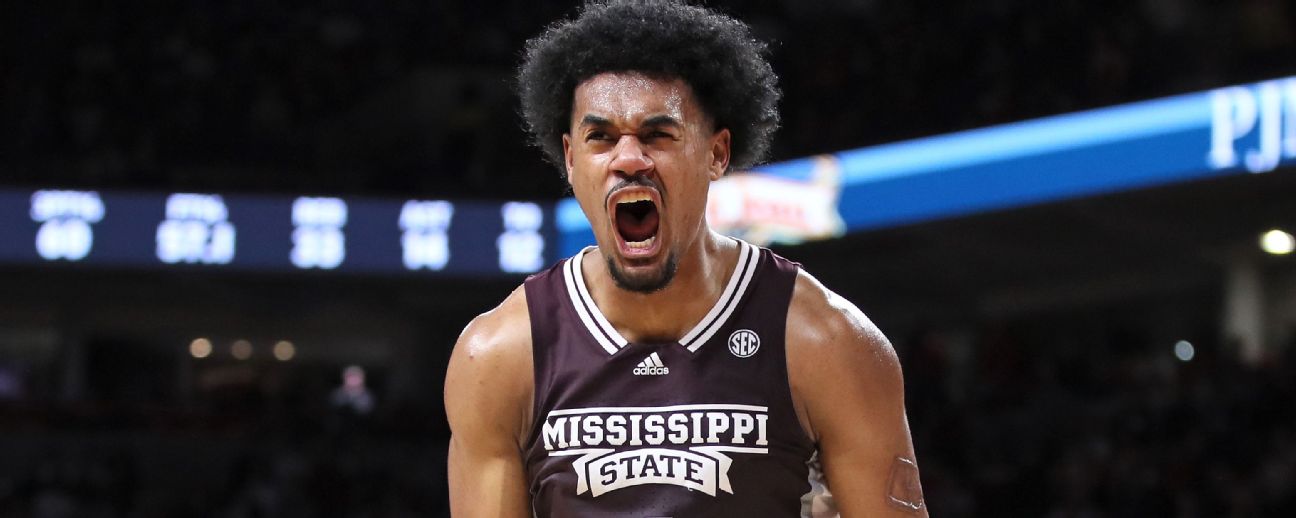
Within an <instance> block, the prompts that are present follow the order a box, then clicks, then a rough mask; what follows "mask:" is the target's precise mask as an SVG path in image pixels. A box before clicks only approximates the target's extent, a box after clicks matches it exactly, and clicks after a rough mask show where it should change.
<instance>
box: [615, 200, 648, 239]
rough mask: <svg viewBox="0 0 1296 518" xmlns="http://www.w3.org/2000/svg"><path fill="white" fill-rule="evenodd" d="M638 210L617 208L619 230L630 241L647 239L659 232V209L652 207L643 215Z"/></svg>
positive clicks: (623, 237)
mask: <svg viewBox="0 0 1296 518" xmlns="http://www.w3.org/2000/svg"><path fill="white" fill-rule="evenodd" d="M636 212H638V211H634V212H632V211H629V210H621V209H619V210H617V231H618V232H620V233H621V238H622V239H625V240H626V242H629V243H634V242H638V241H645V240H647V239H648V238H650V237H653V236H654V235H656V234H657V221H658V218H657V209H656V208H655V207H654V208H651V209H649V210H648V211H647V212H646V213H645V214H642V215H636Z"/></svg>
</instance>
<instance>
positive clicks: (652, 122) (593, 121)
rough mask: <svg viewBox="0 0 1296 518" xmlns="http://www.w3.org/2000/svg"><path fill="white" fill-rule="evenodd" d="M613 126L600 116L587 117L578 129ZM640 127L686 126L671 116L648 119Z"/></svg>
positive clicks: (655, 116) (656, 116) (582, 119)
mask: <svg viewBox="0 0 1296 518" xmlns="http://www.w3.org/2000/svg"><path fill="white" fill-rule="evenodd" d="M611 125H612V121H610V120H608V119H605V118H603V117H599V116H598V115H586V116H584V117H582V118H581V121H580V124H579V125H577V127H585V126H594V127H598V126H611ZM640 126H641V127H645V128H651V127H657V126H671V127H676V128H679V127H683V126H684V124H682V123H681V122H680V121H679V120H678V119H676V118H675V117H671V116H670V115H654V116H652V117H648V118H647V119H644V121H643V123H642V124H640Z"/></svg>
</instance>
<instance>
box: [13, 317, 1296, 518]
mask: <svg viewBox="0 0 1296 518" xmlns="http://www.w3.org/2000/svg"><path fill="white" fill-rule="evenodd" d="M1032 327H1036V328H1037V327H1038V325H1037V324H1032V323H1030V322H1017V323H1012V324H1002V325H1001V324H995V325H989V326H987V327H986V328H985V329H984V330H983V331H981V332H980V333H979V334H978V335H977V336H975V337H974V338H972V339H967V338H966V337H959V336H956V335H950V334H947V333H943V332H937V331H930V330H927V331H920V332H917V333H915V334H914V336H913V337H911V338H908V339H903V340H896V347H897V350H898V351H899V352H900V354H901V361H902V363H903V364H904V366H905V374H906V376H905V377H906V388H907V394H906V399H907V401H906V403H907V406H908V410H909V421H910V426H911V429H912V434H913V438H914V442H915V445H916V449H917V454H918V458H919V460H920V465H921V467H922V477H923V483H924V489H925V492H926V496H927V499H928V505H929V506H930V507H931V509H932V512H933V515H939V516H951V517H960V516H1042V517H1050V518H1084V517H1100V516H1111V517H1146V516H1177V517H1183V518H1193V517H1249V516H1283V515H1285V511H1286V510H1289V509H1291V508H1292V506H1293V505H1296V491H1294V490H1293V489H1292V488H1293V487H1296V421H1293V420H1292V419H1291V411H1290V406H1291V401H1292V400H1293V399H1296V379H1294V378H1293V377H1292V376H1291V372H1293V370H1296V355H1293V354H1291V353H1290V351H1292V350H1296V344H1288V347H1287V348H1286V349H1282V350H1280V351H1287V352H1286V353H1285V354H1284V353H1281V352H1279V353H1278V354H1276V355H1274V356H1273V357H1272V358H1271V359H1270V360H1269V361H1266V362H1263V363H1261V364H1259V365H1254V366H1246V365H1241V364H1239V363H1237V362H1236V361H1234V360H1233V359H1232V358H1233V357H1234V355H1233V352H1232V351H1230V350H1228V348H1227V347H1223V346H1219V345H1216V344H1214V343H1213V341H1212V340H1209V339H1206V340H1201V341H1199V342H1197V343H1196V344H1195V345H1194V348H1193V352H1192V353H1191V355H1187V356H1185V355H1184V354H1183V353H1184V352H1183V351H1178V352H1173V350H1172V348H1171V347H1169V344H1152V343H1149V342H1148V340H1147V337H1146V336H1144V335H1143V334H1142V333H1141V332H1140V329H1139V328H1138V326H1134V327H1126V328H1124V329H1123V330H1121V329H1117V330H1116V331H1111V330H1110V328H1109V329H1108V330H1105V331H1100V332H1099V333H1097V334H1094V336H1104V337H1105V338H1103V339H1101V340H1100V342H1099V343H1087V342H1084V341H1081V340H1078V339H1076V336H1077V335H1075V334H1064V333H1057V334H1054V335H1052V336H1047V334H1046V335H1045V338H1041V337H1040V335H1039V333H1038V332H1036V331H1032V329H1031V328H1032ZM1100 327H1101V326H1100ZM1176 355H1178V356H1176ZM1185 358H1186V359H1185ZM352 376H353V374H344V376H343V378H344V379H349V380H350V381H342V382H341V383H338V384H337V385H336V386H335V388H334V389H333V390H332V391H330V390H327V389H326V387H324V386H323V385H321V384H319V383H312V382H310V381H309V380H304V379H300V378H299V379H297V380H296V381H290V382H287V383H284V382H273V383H267V382H266V381H264V380H265V379H268V378H273V376H269V377H267V376H262V378H261V381H257V382H255V383H253V384H252V385H249V386H246V387H244V389H243V390H244V393H242V394H239V393H238V390H234V391H233V392H231V391H230V390H228V389H226V390H225V392H224V393H223V395H222V394H219V393H211V394H208V396H206V397H203V398H199V400H200V403H199V404H198V405H196V406H194V405H178V404H176V403H175V402H172V403H171V405H170V406H168V405H167V404H166V403H167V400H166V399H165V398H163V399H161V400H156V399H155V400H153V401H152V403H150V405H146V406H143V407H141V406H140V405H138V404H136V405H131V404H129V403H128V402H122V401H117V402H99V404H100V405H109V406H108V407H103V408H99V409H97V410H93V411H90V410H87V409H85V408H80V409H78V408H75V407H72V408H69V407H65V406H63V407H60V406H57V405H55V406H52V407H48V406H47V407H43V408H41V409H39V410H35V411H32V410H30V409H29V411H28V412H27V413H26V414H24V413H22V412H14V409H15V408H20V407H12V406H10V407H6V406H4V402H2V401H0V417H3V419H4V420H5V422H8V423H10V425H13V424H14V423H18V426H17V427H15V428H11V427H9V426H3V427H0V437H3V440H0V445H3V446H0V459H5V462H4V463H3V466H2V467H0V518H10V517H13V518H17V517H29V518H65V517H67V518H71V517H95V518H127V517H130V518H136V517H148V518H151V517H172V516H187V517H195V518H203V517H210V518H254V517H330V518H331V517H337V518H404V517H413V516H422V517H429V516H447V508H448V506H447V489H446V479H445V451H446V443H445V441H446V429H445V427H444V423H443V422H442V421H441V420H440V417H439V416H434V415H429V409H428V408H427V405H426V404H424V405H423V406H422V407H418V406H417V405H416V406H414V407H411V406H410V405H409V404H402V403H399V402H394V401H393V400H392V398H384V397H381V396H382V394H384V392H385V391H384V390H382V387H381V383H379V384H378V385H377V386H375V387H373V388H374V391H373V392H374V394H373V395H367V396H365V397H363V398H360V399H363V400H365V401H366V402H365V403H364V404H356V401H357V398H356V397H355V394H356V386H357V385H356V383H355V382H354V379H353V378H349V377H352ZM361 383H363V382H361ZM267 385H273V386H274V387H267ZM249 390H250V392H248V391H249ZM365 390H367V389H365ZM343 394H349V395H346V396H343ZM429 397H430V396H429ZM371 405H372V406H371ZM177 407H183V408H188V409H189V410H188V411H180V410H177ZM15 418H16V419H15Z"/></svg>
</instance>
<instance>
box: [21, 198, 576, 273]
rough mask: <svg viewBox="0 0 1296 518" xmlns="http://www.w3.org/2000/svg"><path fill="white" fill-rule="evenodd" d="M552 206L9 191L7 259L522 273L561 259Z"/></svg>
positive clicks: (276, 268)
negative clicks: (556, 243) (555, 241)
mask: <svg viewBox="0 0 1296 518" xmlns="http://www.w3.org/2000/svg"><path fill="white" fill-rule="evenodd" d="M552 210H553V209H552V205H549V204H542V203H532V202H502V203H489V202H475V201H462V202H451V201H447V200H407V201H403V202H402V201H397V200H380V199H365V198H337V197H313V196H302V197H296V198H293V197H275V196H248V195H242V196H240V195H233V196H231V195H220V194H201V193H173V194H148V193H126V192H107V191H68V190H37V191H34V192H33V191H19V190H12V189H8V190H6V189H0V263H8V264H43V263H48V262H59V263H75V264H84V265H88V266H120V267H145V268H154V267H156V268H190V269H196V270H203V269H235V270H250V271H297V270H316V271H319V270H323V271H337V272H350V273H392V274H401V273H405V274H419V275H451V276H454V275H468V276H492V275H516V274H526V273H532V272H535V271H538V270H540V269H541V268H544V267H546V266H548V265H549V264H551V263H553V262H554V261H555V260H557V257H555V256H554V255H553V254H554V251H555V249H556V247H553V246H548V243H550V242H552V241H553V240H554V239H555V231H554V228H553V223H552V222H553V218H552V216H551V214H552Z"/></svg>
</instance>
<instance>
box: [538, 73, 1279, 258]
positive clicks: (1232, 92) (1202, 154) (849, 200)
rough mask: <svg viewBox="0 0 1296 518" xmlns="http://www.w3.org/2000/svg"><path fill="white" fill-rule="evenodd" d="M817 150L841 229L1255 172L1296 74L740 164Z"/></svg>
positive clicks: (572, 216) (570, 211)
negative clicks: (833, 187)
mask: <svg viewBox="0 0 1296 518" xmlns="http://www.w3.org/2000/svg"><path fill="white" fill-rule="evenodd" d="M825 159H827V160H828V161H830V162H831V163H833V164H835V169H836V171H835V172H834V173H833V174H832V175H828V177H831V178H835V179H837V181H838V184H837V188H838V189H839V191H838V193H837V212H838V214H839V216H840V218H841V221H842V222H843V223H844V224H845V229H846V231H848V232H850V231H863V230H872V229H879V228H886V227H893V226H897V225H905V224H911V223H919V222H923V221H931V220H935V219H941V218H949V217H955V216H963V215H969V214H974V213H979V212H986V211H992V210H1002V209H1007V208H1013V207H1021V206H1026V205H1033V204H1039V203H1047V202H1052V201H1058V200H1063V199H1070V198H1078V197H1083V196H1094V195H1100V194H1105V193H1111V192H1118V191H1125V190H1130V189H1139V188H1145V187H1151V186H1156V185H1164V184H1170V183H1176V182H1185V181H1191V180H1196V179H1200V178H1208V177H1215V176H1223V175H1232V174H1251V173H1266V172H1269V171H1273V170H1275V169H1277V168H1279V167H1281V166H1283V165H1288V164H1292V163H1293V162H1296V77H1289V78H1283V79H1276V80H1272V81H1264V82H1260V83H1255V84H1250V85H1243V86H1230V87H1226V88H1220V89H1216V90H1212V91H1207V92H1199V93H1193V94H1186V95H1179V96H1174V97H1168V98H1163V99H1157V100H1152V101H1144V102H1138V103H1132V104H1126V105H1120V106H1113V107H1109V108H1102V109H1097V110H1091V111H1086V112H1079V113H1073V114H1066V115H1059V116H1054V117H1047V118H1043V119H1035V120H1030V121H1024V122H1018V123H1013V124H1005V125H1000V126H993V127H989V128H982V129H976V130H970V131H963V132H959V133H952V134H948V135H940V136H935V137H928V138H922V139H916V140H910V141H905V142H897V143H893V144H886V145H880V146H873V147H866V148H860V149H853V150H849V151H842V152H839V153H835V154H832V155H828V156H826V157H811V158H806V159H799V160H792V161H787V162H780V163H774V164H768V165H765V166H761V167H758V168H756V169H755V170H753V171H751V172H750V173H747V175H758V176H768V177H773V178H779V179H782V180H787V181H798V182H815V183H818V184H822V183H823V181H824V178H825V175H824V173H823V171H824V170H825V168H824V163H825ZM735 176H737V175H735ZM732 179H733V177H730V178H725V179H722V180H720V181H721V182H726V181H731V180H732ZM715 201H716V200H714V199H713V200H712V203H715ZM557 211H558V216H559V217H558V225H559V232H561V239H562V243H561V246H560V248H561V251H562V253H563V254H569V253H572V252H573V251H575V250H579V249H580V247H581V246H584V245H586V244H589V243H592V242H593V235H592V233H591V232H590V230H589V224H588V223H587V222H586V221H585V219H584V217H583V215H582V214H581V213H580V208H579V207H578V206H577V205H576V203H575V201H574V200H571V199H568V200H563V201H561V202H559V204H558V208H557ZM809 237H810V238H815V237H819V238H821V237H829V236H824V235H822V233H821V234H819V235H817V236H809ZM782 241H783V242H794V241H796V239H792V240H788V239H783V240H782Z"/></svg>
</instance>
